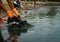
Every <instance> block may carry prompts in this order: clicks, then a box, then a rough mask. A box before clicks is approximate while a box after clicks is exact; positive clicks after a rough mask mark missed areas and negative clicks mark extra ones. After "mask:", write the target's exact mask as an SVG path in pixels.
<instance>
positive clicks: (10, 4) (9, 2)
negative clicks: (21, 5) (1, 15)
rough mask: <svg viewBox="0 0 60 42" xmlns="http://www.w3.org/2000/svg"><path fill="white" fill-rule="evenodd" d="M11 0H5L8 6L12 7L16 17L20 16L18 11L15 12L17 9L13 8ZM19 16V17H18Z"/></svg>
mask: <svg viewBox="0 0 60 42" xmlns="http://www.w3.org/2000/svg"><path fill="white" fill-rule="evenodd" d="M11 1H12V0H7V2H8V4H9V6H10V8H11V9H12V11H13V12H14V13H15V14H16V16H17V17H20V15H19V13H18V12H17V10H16V9H15V8H14V5H13V4H12V2H11ZM20 18H21V17H20Z"/></svg>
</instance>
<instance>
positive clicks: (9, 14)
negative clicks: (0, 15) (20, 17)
mask: <svg viewBox="0 0 60 42" xmlns="http://www.w3.org/2000/svg"><path fill="white" fill-rule="evenodd" d="M6 14H7V15H8V17H10V18H13V17H14V15H13V14H11V12H10V11H9V10H8V11H6Z"/></svg>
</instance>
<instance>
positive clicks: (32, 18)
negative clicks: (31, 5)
mask: <svg viewBox="0 0 60 42" xmlns="http://www.w3.org/2000/svg"><path fill="white" fill-rule="evenodd" d="M29 11H30V10H29ZM24 20H27V21H28V22H29V23H30V24H32V25H33V26H34V27H32V28H29V29H28V30H27V31H26V32H25V33H20V36H19V37H18V41H19V42H60V6H42V7H40V8H38V9H34V10H31V11H30V13H29V15H27V16H26V17H25V18H24Z"/></svg>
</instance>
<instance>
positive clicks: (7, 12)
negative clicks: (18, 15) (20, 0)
mask: <svg viewBox="0 0 60 42" xmlns="http://www.w3.org/2000/svg"><path fill="white" fill-rule="evenodd" d="M0 8H1V9H2V10H3V11H4V12H5V13H6V14H7V15H8V17H10V18H13V17H14V16H13V14H11V12H10V11H9V10H7V9H6V8H5V7H4V5H3V4H1V0H0Z"/></svg>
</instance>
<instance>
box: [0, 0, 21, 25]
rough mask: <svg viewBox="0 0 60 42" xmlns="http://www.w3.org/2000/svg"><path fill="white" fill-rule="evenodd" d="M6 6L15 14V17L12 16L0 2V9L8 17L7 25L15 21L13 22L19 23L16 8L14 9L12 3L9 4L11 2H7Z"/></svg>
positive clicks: (19, 18) (9, 0)
mask: <svg viewBox="0 0 60 42" xmlns="http://www.w3.org/2000/svg"><path fill="white" fill-rule="evenodd" d="M7 2H8V5H9V6H10V8H11V9H12V11H13V12H14V13H15V15H16V16H14V15H13V14H12V13H11V12H10V11H9V10H7V9H6V8H5V7H4V5H3V4H2V0H0V8H1V9H2V10H3V11H4V12H5V13H6V14H7V16H8V21H7V24H9V23H11V22H13V21H15V22H18V23H19V22H20V21H21V16H20V15H19V13H18V12H17V10H16V8H14V5H13V3H12V2H11V0H7Z"/></svg>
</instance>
